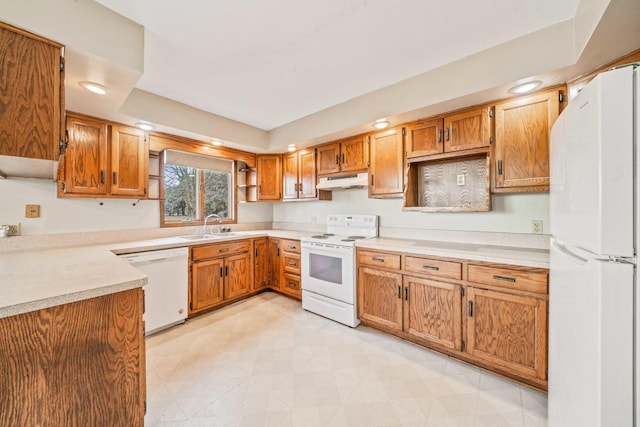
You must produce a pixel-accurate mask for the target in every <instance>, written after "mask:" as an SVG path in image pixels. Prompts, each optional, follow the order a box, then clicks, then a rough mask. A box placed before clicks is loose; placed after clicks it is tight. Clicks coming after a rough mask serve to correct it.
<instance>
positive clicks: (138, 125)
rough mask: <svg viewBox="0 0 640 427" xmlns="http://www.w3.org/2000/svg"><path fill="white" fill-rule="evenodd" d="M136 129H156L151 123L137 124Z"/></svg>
mask: <svg viewBox="0 0 640 427" xmlns="http://www.w3.org/2000/svg"><path fill="white" fill-rule="evenodd" d="M136 127H137V128H139V129H142V130H153V129H155V128H154V127H153V125H152V124H151V123H145V122H138V123H136Z"/></svg>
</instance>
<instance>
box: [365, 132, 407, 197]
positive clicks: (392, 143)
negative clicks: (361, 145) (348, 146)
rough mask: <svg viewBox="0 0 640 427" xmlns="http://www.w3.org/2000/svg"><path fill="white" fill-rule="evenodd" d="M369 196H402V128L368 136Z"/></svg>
mask: <svg viewBox="0 0 640 427" xmlns="http://www.w3.org/2000/svg"><path fill="white" fill-rule="evenodd" d="M369 148H370V154H371V166H370V167H369V179H370V182H369V197H372V198H376V197H390V196H393V197H396V196H402V193H403V191H404V150H403V142H402V129H401V128H396V129H390V130H388V131H385V132H379V133H376V134H373V135H371V137H370V147H369Z"/></svg>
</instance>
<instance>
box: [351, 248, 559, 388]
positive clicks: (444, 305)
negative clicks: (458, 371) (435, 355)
mask: <svg viewBox="0 0 640 427" xmlns="http://www.w3.org/2000/svg"><path fill="white" fill-rule="evenodd" d="M357 253H358V255H357V264H358V289H357V291H358V292H357V293H358V316H359V318H360V320H361V322H362V323H363V324H365V325H368V326H371V327H374V328H378V329H381V330H383V331H386V332H389V333H391V334H394V335H397V336H400V337H402V338H404V339H407V340H409V341H413V342H415V343H418V344H421V345H424V346H426V347H429V348H433V349H435V350H438V351H442V352H444V353H447V354H449V355H451V356H453V357H457V358H459V359H462V360H465V361H467V362H470V363H474V364H476V365H479V366H482V367H484V368H487V369H490V370H492V371H494V372H497V373H500V374H503V375H506V376H509V377H511V378H514V379H517V380H519V381H522V382H524V383H526V384H529V385H532V386H534V387H538V388H540V389H543V390H545V389H546V387H547V317H548V314H547V304H548V296H547V289H548V270H546V269H542V268H529V267H520V266H511V265H503V264H493V263H482V262H476V261H473V262H471V261H467V260H461V259H447V258H438V257H428V256H424V255H415V254H404V253H399V252H386V251H377V250H372V249H360V248H359V249H358V252H357Z"/></svg>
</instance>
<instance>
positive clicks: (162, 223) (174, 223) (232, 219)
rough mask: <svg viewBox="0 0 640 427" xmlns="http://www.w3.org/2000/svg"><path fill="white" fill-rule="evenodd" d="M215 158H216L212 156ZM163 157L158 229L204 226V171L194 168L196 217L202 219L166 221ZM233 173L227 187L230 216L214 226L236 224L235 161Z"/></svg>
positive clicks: (236, 191) (161, 161)
mask: <svg viewBox="0 0 640 427" xmlns="http://www.w3.org/2000/svg"><path fill="white" fill-rule="evenodd" d="M212 157H216V156H212ZM164 168H165V162H164V156H163V155H160V227H162V228H164V227H193V226H201V225H204V200H205V185H204V172H205V170H206V169H199V168H195V169H196V170H197V171H198V173H197V175H198V176H197V179H198V182H197V185H196V190H197V193H198V194H197V195H196V197H197V198H198V200H197V206H198V216H201V217H202V219H197V220H191V221H169V222H167V221H166V218H165V214H164V208H165V190H164V188H165V185H164V180H165V176H164ZM232 168H233V172H232V173H231V174H230V175H231V183H230V186H229V192H230V196H231V203H230V204H229V205H230V207H231V208H232V214H231V215H230V217H229V218H227V219H223V220H222V221H221V222H220V223H218V222H216V223H215V224H237V223H238V189H237V179H238V177H237V174H238V171H237V167H236V161H235V160H233V164H232Z"/></svg>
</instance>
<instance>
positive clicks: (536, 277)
mask: <svg viewBox="0 0 640 427" xmlns="http://www.w3.org/2000/svg"><path fill="white" fill-rule="evenodd" d="M467 277H468V278H467V280H469V282H473V283H481V284H485V285H492V286H499V287H502V288H508V289H517V290H520V291H526V292H535V293H539V294H545V295H546V294H548V283H549V272H548V270H546V269H543V268H537V269H536V268H531V267H515V266H513V267H507V266H503V265H494V266H491V265H474V264H470V265H469V266H468V270H467Z"/></svg>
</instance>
